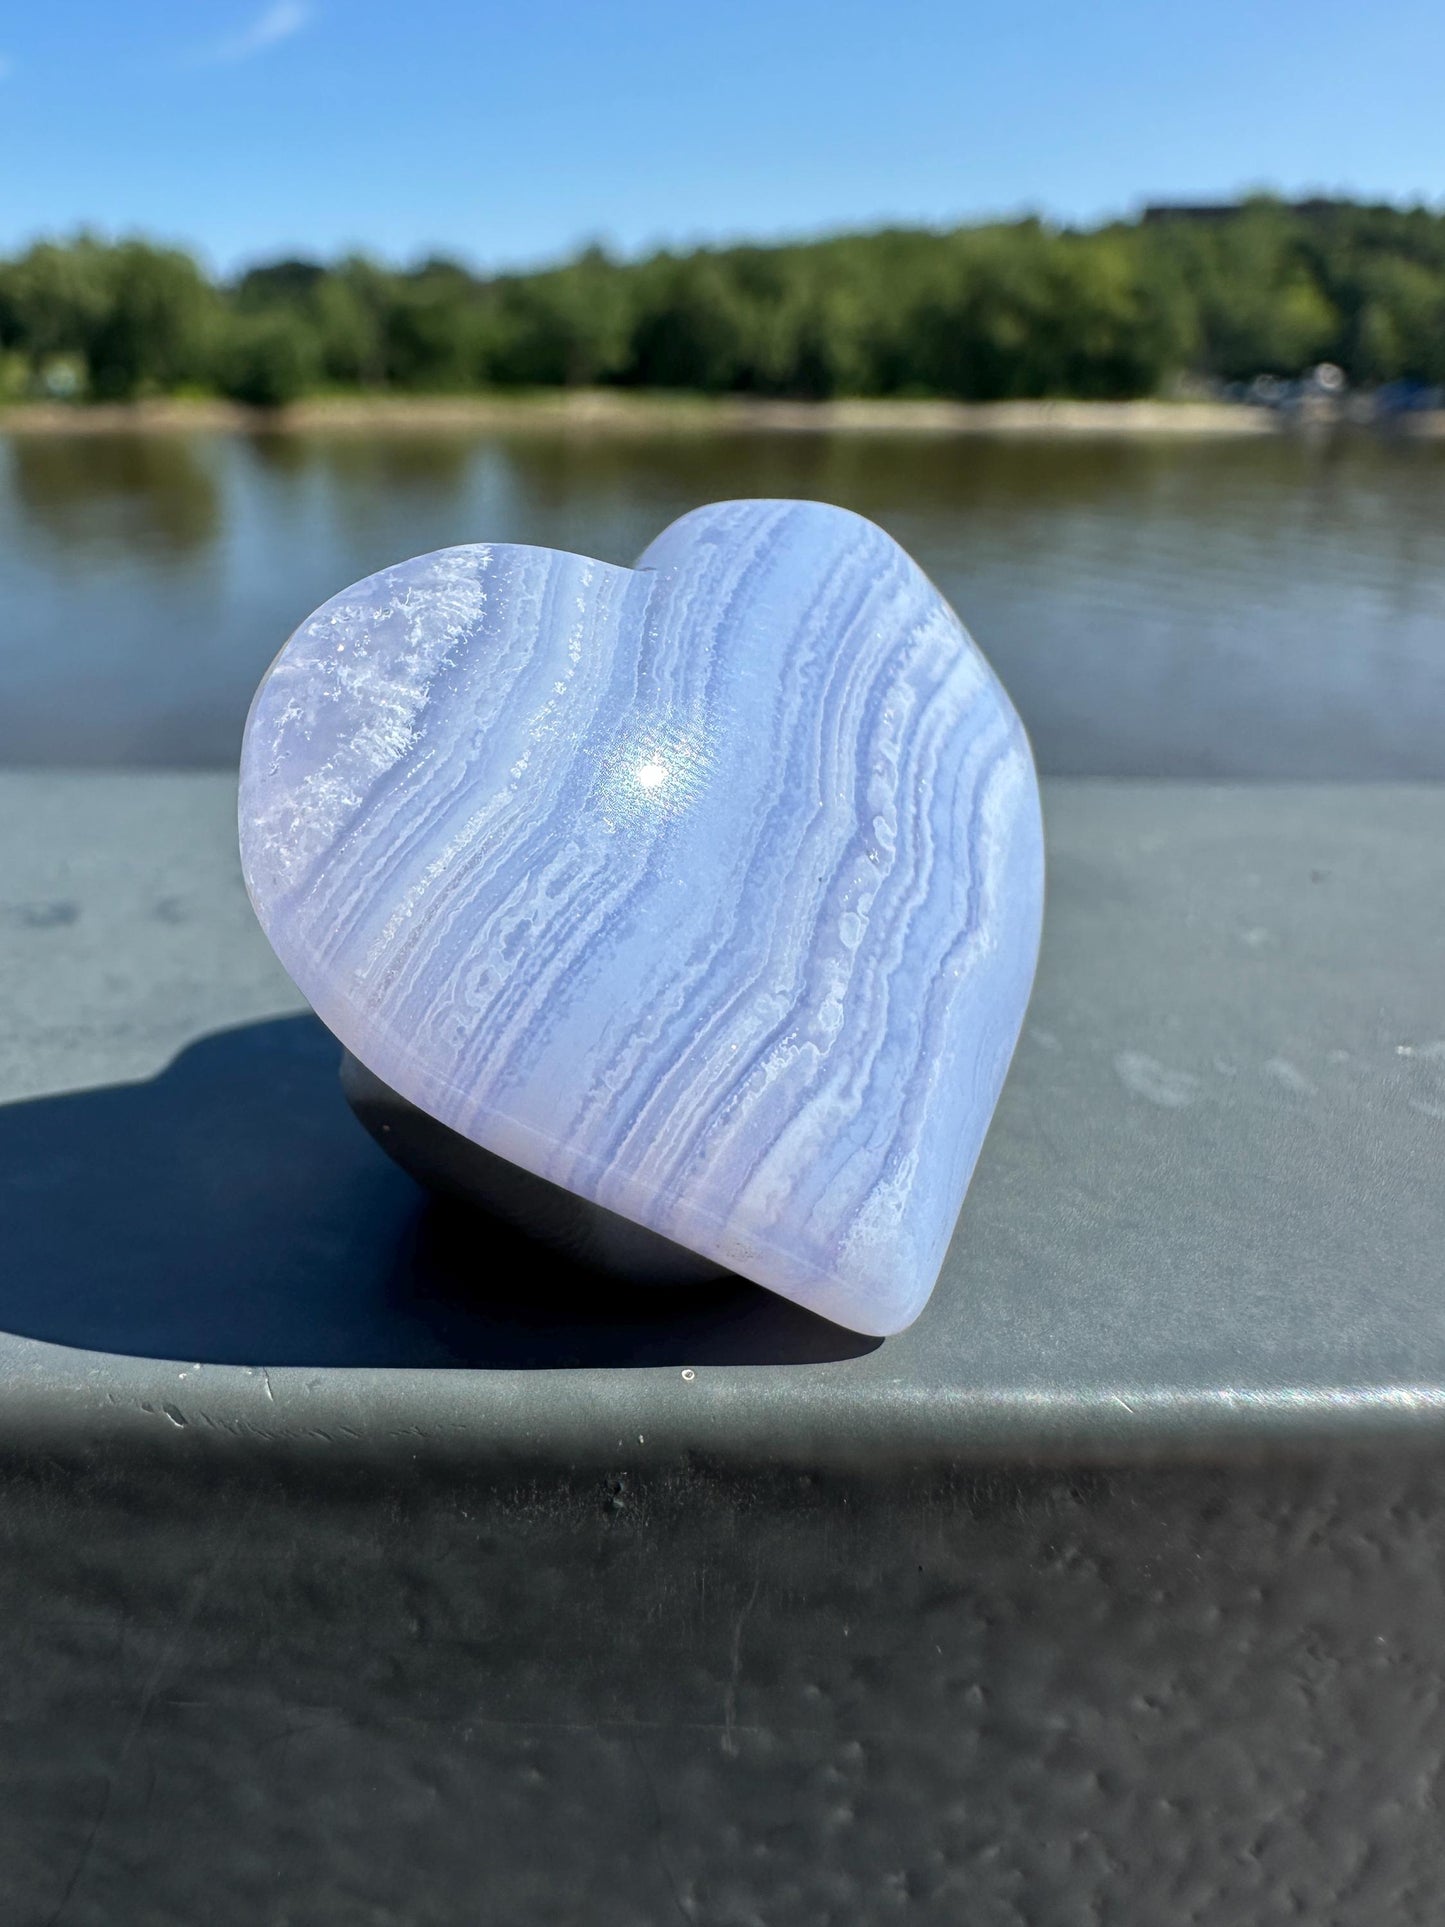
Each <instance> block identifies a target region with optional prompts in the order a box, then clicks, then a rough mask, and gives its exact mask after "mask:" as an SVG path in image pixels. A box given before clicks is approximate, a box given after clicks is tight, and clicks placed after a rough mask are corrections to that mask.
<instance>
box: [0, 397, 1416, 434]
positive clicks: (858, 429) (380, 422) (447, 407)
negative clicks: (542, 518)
mask: <svg viewBox="0 0 1445 1927" xmlns="http://www.w3.org/2000/svg"><path fill="white" fill-rule="evenodd" d="M1292 425H1293V424H1292V423H1291V422H1290V421H1289V420H1288V418H1286V417H1282V416H1280V415H1278V414H1275V413H1272V412H1271V411H1269V410H1267V409H1263V408H1250V407H1243V406H1239V405H1237V404H1233V403H1229V402H1208V401H1205V402H1168V401H1123V402H1084V401H1019V402H952V401H873V400H868V401H835V402H801V401H772V400H764V399H760V398H757V397H752V396H746V395H724V396H718V397H711V396H681V395H639V394H628V393H621V392H618V391H615V390H596V389H592V390H583V391H578V390H571V391H567V392H561V393H556V394H528V395H414V396H392V395H366V396H355V397H351V396H342V397H328V398H325V399H320V398H318V399H316V400H311V401H303V402H298V403H296V404H295V405H294V406H292V407H290V408H287V409H284V410H278V411H270V410H262V409H254V408H244V407H241V406H239V405H238V404H236V403H234V402H224V401H151V402H135V403H124V404H122V403H96V404H93V405H90V406H82V407H76V406H70V405H67V404H64V403H56V402H22V403H17V404H14V405H13V406H10V407H7V408H0V434H7V433H8V434H22V435H42V434H43V435H51V434H68V435H76V434H79V435H87V434H89V435H97V434H117V433H127V432H130V433H135V432H139V431H144V432H146V433H150V432H154V431H176V430H211V431H228V432H239V433H250V434H256V433H264V434H269V433H277V432H281V433H286V434H294V433H305V434H314V433H332V432H335V433H349V432H353V431H357V430H364V431H367V432H378V431H380V432H386V431H397V432H403V431H404V432H408V433H417V432H446V431H458V432H477V431H486V430H490V431H498V432H506V433H519V432H525V431H529V430H542V429H547V430H553V431H555V430H559V429H560V430H566V431H568V432H581V433H606V434H628V433H633V434H639V433H640V434H649V435H652V434H659V433H678V434H692V433H698V432H708V431H715V430H719V429H721V430H729V431H764V432H770V433H782V434H849V435H851V434H870V433H871V434H890V435H900V434H901V435H914V434H922V435H937V436H942V435H1131V436H1132V435H1140V436H1148V435H1164V436H1173V435H1223V436H1232V437H1238V436H1260V435H1275V434H1279V433H1281V432H1282V431H1284V430H1286V429H1288V428H1289V427H1290V426H1292ZM1398 432H1403V433H1406V434H1409V435H1411V436H1420V435H1425V436H1436V435H1442V434H1445V411H1437V412H1435V413H1429V414H1426V413H1422V414H1419V415H1416V416H1411V417H1406V418H1404V419H1403V420H1402V421H1401V422H1400V423H1399V424H1398Z"/></svg>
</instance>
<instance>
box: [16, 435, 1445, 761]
mask: <svg viewBox="0 0 1445 1927" xmlns="http://www.w3.org/2000/svg"><path fill="white" fill-rule="evenodd" d="M739 495H803V496H816V497H819V498H822V499H824V500H827V501H832V502H840V503H844V504H846V505H847V506H848V507H850V508H854V509H857V510H859V511H860V512H861V513H863V514H865V515H868V516H871V517H872V518H873V519H874V520H875V521H877V522H880V523H882V524H883V526H884V527H885V528H887V529H889V530H890V531H891V532H892V533H893V534H894V535H895V536H896V537H897V538H898V539H899V541H901V542H902V543H903V544H904V545H905V546H906V547H907V548H908V549H910V550H911V551H912V553H913V554H914V555H915V556H916V557H917V558H918V560H919V561H920V562H921V563H922V564H923V566H924V567H925V568H926V569H927V570H928V572H929V573H930V574H931V575H932V576H933V578H934V579H935V581H937V582H938V583H939V584H940V586H941V587H942V588H943V590H944V592H945V594H947V596H948V597H949V599H950V600H951V601H952V602H953V604H954V606H955V607H956V608H957V609H958V611H959V613H960V614H961V615H962V616H963V618H964V620H965V622H966V623H967V624H968V625H969V627H970V629H971V630H972V631H973V633H974V635H975V636H976V638H977V639H978V641H979V642H980V644H981V645H982V646H983V648H984V650H985V652H986V653H987V654H988V655H989V657H990V658H991V659H992V661H993V663H994V665H995V667H996V668H997V669H998V671H999V673H1000V675H1001V676H1002V677H1003V680H1004V682H1005V683H1006V685H1007V686H1008V688H1009V690H1010V691H1011V693H1012V695H1013V697H1014V700H1015V702H1016V703H1017V705H1018V707H1019V709H1020V711H1021V712H1022V714H1023V717H1024V720H1025V722H1026V723H1027V724H1028V727H1029V729H1030V732H1031V734H1032V736H1033V740H1034V746H1035V750H1036V753H1037V756H1038V760H1039V764H1040V767H1041V768H1042V769H1043V770H1044V771H1046V772H1053V773H1058V774H1076V775H1077V774H1084V775H1139V776H1155V775H1164V776H1221V777H1225V776H1227V777H1246V778H1271V777H1321V778H1356V777H1431V778H1435V777H1442V776H1445V446H1442V445H1439V444H1435V445H1431V444H1427V443H1406V442H1385V441H1378V440H1373V439H1370V438H1368V437H1366V436H1363V435H1347V436H1338V437H1335V438H1333V439H1323V440H1319V441H1311V440H1306V439H1286V438H1280V439H1277V440H1276V439H1268V440H1253V439H1251V440H1243V441H1230V440H1219V441H1209V440H1186V439H1163V438H1161V439H1157V440H1132V441H1131V440H1125V439H1106V438H1070V439H1063V438H1060V439H1042V438H1040V439H1028V440H1025V439H1018V440H1012V441H1010V440H985V439H975V438H967V439H924V438H921V437H920V438H908V437H896V438H895V437H891V436H890V437H882V436H875V435H855V436H841V435H838V436H813V435H786V434H757V433H750V434H732V433H728V434H713V435H704V434H696V433H693V434H687V433H682V434H678V433H674V434H658V435H643V434H636V433H629V434H627V435H625V436H621V435H619V436H612V437H605V436H598V435H590V436H588V435H579V434H576V433H573V434H570V435H569V434H567V433H565V432H556V431H542V430H534V431H531V432H529V433H527V434H526V435H517V436H503V435H495V434H480V433H466V432H461V431H458V432H455V433H446V432H438V431H435V430H432V431H428V432H426V433H424V434H420V433H418V434H410V433H400V432H396V431H390V430H389V431H385V432H356V431H353V432H345V433H342V432H335V433H331V434H329V435H322V434H313V435H299V434H298V435H267V436H245V435H234V434H177V433H171V434H162V433H155V434H150V435H123V434H121V435H84V434H81V435H64V434H61V435H28V436H27V435H23V434H22V435H12V436H9V437H0V591H3V611H4V613H3V616H0V763H9V764H32V765H33V764H89V765H127V764H128V765H141V764H145V765H152V766H157V765H174V766H186V767H197V766H225V765H230V764H233V763H234V761H235V758H236V753H237V746H238V743H239V739H240V731H241V725H242V722H243V720H244V717H245V712H246V705H247V703H248V701H249V699H250V695H251V691H252V689H253V688H254V686H255V684H256V681H257V679H258V678H259V676H260V675H261V672H262V671H263V669H264V668H265V666H266V664H267V662H268V661H269V660H270V658H271V657H272V655H274V653H275V651H276V650H277V648H278V647H279V646H280V644H281V643H282V642H283V641H284V639H285V637H286V635H287V634H288V632H289V631H290V630H291V629H292V628H293V627H294V626H295V624H296V623H297V622H298V621H299V620H300V619H301V618H302V617H303V616H305V615H306V614H307V613H308V612H309V611H310V610H311V609H312V608H313V607H314V606H315V605H316V604H317V603H319V602H321V601H323V600H324V599H325V598H326V597H327V596H328V595H330V594H332V593H334V592H335V591H336V590H338V589H340V588H342V587H344V586H345V585H346V584H347V583H349V582H352V581H354V580H355V579H356V578H357V577H358V576H362V575H365V574H367V573H369V572H370V571H372V570H374V569H377V568H379V567H381V566H382V565H383V564H385V563H388V562H391V561H395V560H397V559H399V558H400V557H403V556H407V555H413V554H416V553H418V552H419V551H422V550H425V549H433V548H440V547H443V546H445V545H446V544H449V543H454V542H465V541H476V540H482V539H495V540H505V541H521V542H537V543H544V544H548V545H550V546H554V547H561V548H568V549H576V550H581V551H584V552H586V553H588V554H592V555H596V556H600V557H603V558H605V559H606V560H609V561H615V562H628V561H631V560H632V559H633V558H634V557H635V556H636V555H637V553H638V552H639V551H640V550H641V549H642V548H643V547H644V546H645V544H646V543H647V542H648V540H649V539H650V538H651V537H652V536H653V535H654V534H655V533H656V532H657V531H658V530H659V529H660V528H662V527H663V526H664V524H665V523H667V522H668V521H670V520H671V519H672V518H673V517H674V516H676V515H679V514H681V513H682V512H683V511H684V510H686V509H688V508H690V507H693V506H695V505H696V504H697V503H700V502H706V501H713V500H718V499H721V498H724V497H729V496H739Z"/></svg>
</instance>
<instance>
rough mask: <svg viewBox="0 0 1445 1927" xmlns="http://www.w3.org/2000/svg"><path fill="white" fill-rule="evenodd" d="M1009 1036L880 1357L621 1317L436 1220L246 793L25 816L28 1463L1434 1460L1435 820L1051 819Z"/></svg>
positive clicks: (749, 1312)
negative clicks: (973, 1156) (287, 974)
mask: <svg viewBox="0 0 1445 1927" xmlns="http://www.w3.org/2000/svg"><path fill="white" fill-rule="evenodd" d="M1045 803H1046V814H1047V819H1048V828H1049V838H1050V866H1051V867H1050V885H1049V912H1048V921H1047V929H1046V934H1045V947H1044V958H1043V965H1042V969H1041V973H1040V978H1039V983H1038V987H1037V991H1036V994H1035V998H1034V1003H1033V1007H1032V1009H1031V1012H1030V1016H1029V1021H1028V1025H1027V1029H1026V1032H1025V1036H1024V1039H1023V1042H1022V1043H1021V1045H1020V1049H1019V1054H1018V1057H1017V1059H1016V1061H1015V1066H1014V1070H1013V1072H1012V1074H1011V1076H1010V1080H1009V1083H1008V1087H1007V1089H1006V1091H1005V1095H1004V1098H1003V1102H1002V1105H1001V1107H1000V1111H999V1114H998V1117H997V1119H996V1121H995V1124H994V1128H993V1130H992V1132H991V1134H990V1137H989V1140H988V1144H987V1146H986V1149H985V1153H984V1157H983V1161H982V1164H981V1166H980V1169H979V1172H978V1176H977V1178H976V1180H975V1184H974V1188H973V1191H972V1193H971V1194H970V1198H969V1201H968V1204H967V1207H966V1209H965V1212H964V1216H963V1220H962V1222H961V1225H960V1228H959V1232H958V1235H957V1237H956V1238H955V1240H954V1244H953V1247H952V1250H951V1253H950V1256H949V1260H948V1264H947V1268H946V1271H945V1275H944V1278H943V1281H942V1283H941V1284H940V1287H939V1290H938V1293H937V1294H936V1296H935V1298H934V1301H933V1303H932V1305H931V1306H930V1308H929V1310H928V1311H927V1313H926V1314H925V1315H924V1317H923V1318H922V1319H921V1320H920V1321H919V1323H918V1324H917V1325H916V1326H915V1327H914V1328H913V1330H912V1331H911V1332H909V1333H907V1334H905V1335H903V1336H902V1337H900V1338H897V1339H893V1340H890V1341H888V1342H887V1343H886V1344H882V1345H874V1344H872V1343H871V1341H866V1340H859V1339H856V1338H854V1337H852V1336H851V1335H850V1334H846V1333H841V1332H838V1331H836V1330H835V1329H834V1328H833V1327H831V1326H828V1325H825V1324H823V1323H822V1322H821V1321H818V1320H816V1319H811V1318H808V1317H806V1316H805V1315H804V1314H802V1313H800V1312H796V1311H794V1310H792V1309H791V1308H789V1307H786V1306H782V1305H781V1304H780V1303H779V1302H778V1301H775V1300H773V1299H771V1298H769V1297H768V1296H767V1294H764V1293H761V1292H757V1291H755V1290H753V1289H752V1288H743V1287H739V1288H736V1289H735V1288H732V1287H729V1288H727V1289H725V1290H723V1291H721V1292H716V1293H711V1294H709V1293H703V1294H699V1295H698V1296H697V1297H695V1298H688V1299H686V1300H685V1301H681V1300H679V1301H676V1302H673V1301H667V1302H664V1301H662V1300H660V1299H658V1298H657V1297H656V1296H649V1295H647V1294H644V1293H638V1294H635V1295H633V1296H631V1297H628V1298H626V1300H625V1302H623V1303H621V1304H620V1305H619V1304H617V1303H615V1302H614V1301H613V1300H611V1299H610V1298H609V1299H607V1300H606V1301H605V1302H604V1301H602V1300H601V1298H600V1297H599V1288H598V1287H597V1286H596V1284H595V1282H594V1281H592V1280H591V1279H589V1278H588V1277H587V1276H586V1275H584V1274H580V1273H575V1272H568V1271H566V1269H565V1268H564V1267H562V1266H560V1265H559V1263H557V1262H556V1261H553V1260H550V1259H547V1258H543V1257H540V1256H539V1255H538V1254H537V1253H536V1252H535V1251H532V1250H531V1249H529V1248H528V1247H525V1246H523V1245H521V1244H519V1243H518V1242H517V1241H516V1240H515V1239H512V1238H510V1237H509V1236H508V1235H507V1234H506V1233H504V1232H503V1231H501V1230H500V1229H494V1228H493V1227H490V1226H488V1225H485V1224H483V1223H480V1222H476V1221H469V1220H467V1219H465V1218H462V1217H459V1216H457V1215H456V1214H450V1213H447V1212H445V1211H443V1210H441V1209H439V1208H437V1207H434V1206H428V1205H426V1204H425V1203H424V1201H423V1200H422V1198H421V1195H420V1194H419V1193H417V1192H416V1191H415V1190H414V1189H413V1188H412V1187H411V1185H410V1183H409V1181H408V1180H407V1179H405V1178H404V1177H403V1176H402V1175H401V1174H400V1173H399V1172H397V1171H395V1170H393V1169H392V1168H391V1167H390V1165H389V1164H388V1162H387V1161H386V1160H385V1159H384V1158H383V1157H382V1156H381V1155H380V1153H379V1152H377V1151H376V1150H375V1149H374V1148H373V1146H372V1145H371V1144H370V1142H369V1141H368V1140H367V1139H366V1137H365V1136H364V1134H363V1133H362V1131H361V1130H360V1128H359V1127H358V1126H357V1125H356V1124H355V1123H354V1122H353V1120H352V1119H351V1118H350V1116H349V1114H348V1113H347V1111H346V1108H345V1105H344V1103H343V1100H342V1098H341V1095H340V1092H339V1090H338V1089H337V1087H336V1080H335V1074H334V1065H335V1058H336V1052H335V1049H334V1047H333V1046H332V1045H331V1044H330V1041H329V1040H328V1039H326V1038H325V1036H324V1034H322V1033H320V1032H319V1028H318V1027H317V1026H316V1025H315V1024H314V1022H313V1021H312V1020H310V1019H308V1018H305V1017H304V1016H300V1015H298V1010H299V1003H298V999H297V997H296V994H295V992H294V991H293V990H292V989H291V987H290V985H289V984H288V983H287V981H286V979H285V978H284V977H283V976H282V975H281V973H280V971H279V969H278V967H277V966H276V965H275V963H274V961H273V960H272V958H271V956H270V953H269V951H268V949H267V947H266V944H265V942H264V940H263V939H262V937H261V935H260V932H259V930H257V928H256V927H255V925H254V922H253V920H252V918H251V915H250V911H249V907H248V906H247V904H246V902H245V898H244V894H243V891H242V888H241V884H240V878H239V874H238V871H237V866H236V860H235V856H234V835H233V828H232V793H231V788H230V785H229V783H228V782H227V781H226V780H224V779H221V778H216V777H210V776H190V775H187V776H155V775H134V776H131V775H126V776H97V775H86V776H70V775H64V774H45V775H29V774H23V775H22V774H10V775H3V776H0V982H3V984H4V986H5V990H4V1000H3V1008H0V1332H3V1334H4V1336H3V1338H0V1447H3V1446H7V1445H17V1446H18V1445H26V1444H30V1445H38V1446H42V1447H43V1448H44V1449H46V1450H61V1449H65V1448H74V1449H76V1450H78V1451H89V1450H91V1449H93V1448H95V1447H97V1446H99V1445H102V1444H104V1445H108V1446H111V1447H120V1446H122V1445H127V1444H129V1445H134V1446H136V1447H138V1448H139V1447H143V1446H146V1445H149V1446H151V1447H153V1448H155V1450H157V1451H159V1452H161V1453H163V1454H166V1455H168V1456H175V1455H182V1456H190V1455H194V1454H198V1453H204V1452H207V1451H214V1452H217V1453H220V1454H222V1455H223V1456H225V1457H228V1458H232V1459H235V1458H237V1457H241V1458H250V1457H253V1456H256V1455H259V1456H261V1457H263V1458H264V1457H266V1456H268V1455H275V1454H277V1453H278V1452H284V1453H286V1454H287V1455H288V1456H289V1455H293V1454H301V1455H305V1456H310V1457H315V1458H317V1459H327V1460H332V1461H336V1462H340V1463H348V1462H360V1461H367V1460H372V1459H375V1458H378V1457H379V1458H381V1459H394V1458H398V1457H406V1458H408V1459H411V1458H414V1457H416V1456H418V1455H419V1456H421V1457H424V1458H425V1457H433V1456H434V1457H436V1458H437V1459H446V1460H452V1461H455V1462H456V1463H457V1464H459V1465H465V1466H470V1467H474V1468H482V1467H490V1468H511V1469H517V1468H525V1467H539V1466H542V1467H548V1466H550V1467H560V1466H572V1467H586V1466H593V1465H595V1466H607V1467H616V1468H620V1469H622V1470H623V1471H626V1470H627V1469H628V1468H646V1467H649V1466H660V1465H664V1464H669V1463H677V1462H678V1461H680V1460H682V1459H688V1458H692V1457H698V1456H700V1457H701V1458H703V1459H705V1460H707V1461H708V1462H715V1463H719V1464H724V1465H736V1466H738V1467H739V1468H742V1469H746V1468H747V1467H749V1466H760V1465H768V1466H771V1467H777V1466H786V1465H797V1466H800V1467H813V1466H818V1467H822V1466H835V1467H849V1466H858V1465H879V1466H887V1465H893V1466H896V1467H902V1466H905V1465H908V1464H914V1463H917V1464H921V1465H925V1466H927V1465H932V1466H940V1465H947V1464H953V1463H957V1462H960V1461H963V1460H968V1459H973V1460H978V1459H980V1458H989V1457H1002V1458H1006V1459H1009V1460H1013V1461H1016V1462H1028V1463H1032V1464H1040V1463H1045V1462H1061V1463H1062V1462H1070V1463H1078V1462H1079V1461H1080V1460H1081V1459H1106V1460H1127V1459H1131V1458H1139V1457H1149V1458H1153V1459H1159V1458H1161V1457H1163V1458H1169V1457H1180V1458H1198V1457H1201V1456H1204V1457H1210V1456H1219V1457H1224V1456H1228V1457H1232V1456H1234V1455H1235V1454H1236V1453H1238V1452H1241V1451H1243V1452H1255V1451H1257V1450H1258V1449H1259V1448H1260V1447H1261V1446H1264V1445H1271V1446H1274V1447H1277V1448H1279V1449H1281V1450H1285V1451H1294V1450H1304V1451H1307V1450H1312V1449H1314V1448H1315V1447H1317V1446H1318V1445H1320V1444H1321V1443H1323V1442H1326V1441H1331V1440H1333V1441H1336V1442H1339V1443H1346V1442H1351V1441H1361V1442H1363V1441H1366V1440H1376V1439H1378V1440H1387V1441H1388V1440H1394V1441H1397V1442H1400V1441H1405V1440H1408V1439H1412V1438H1413V1439H1415V1440H1417V1441H1418V1442H1419V1443H1421V1444H1422V1445H1428V1444H1434V1443H1437V1442H1439V1441H1440V1440H1442V1439H1445V1182H1442V1171H1445V1161H1442V1154H1445V1004H1442V1000H1441V975H1440V971H1441V958H1442V956H1445V893H1442V892H1441V890H1440V887H1439V875H1440V853H1441V851H1442V850H1445V790H1433V789H1421V788H1412V789H1405V788H1387V787H1381V788H1333V789H1322V788H1308V789H1306V788H1283V789H1277V788H1264V787H1260V788H1249V789H1244V788H1211V787H1205V786H1192V785H1191V786H1183V785H1156V784H1134V785H1127V784H1112V783H1093V784H1090V783H1054V784H1052V785H1050V786H1047V787H1046V792H1045Z"/></svg>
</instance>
